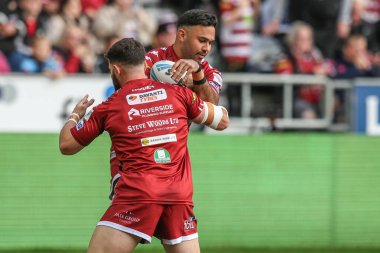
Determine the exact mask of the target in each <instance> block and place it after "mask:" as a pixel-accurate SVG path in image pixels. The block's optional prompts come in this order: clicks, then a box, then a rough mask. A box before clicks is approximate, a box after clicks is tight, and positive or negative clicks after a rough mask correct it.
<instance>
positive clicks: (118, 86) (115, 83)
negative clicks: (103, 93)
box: [111, 72, 121, 91]
mask: <svg viewBox="0 0 380 253" xmlns="http://www.w3.org/2000/svg"><path fill="white" fill-rule="evenodd" d="M111 78H112V82H113V87H114V88H115V91H117V90H118V89H120V88H121V85H120V82H119V80H118V79H117V77H116V75H115V74H114V73H113V72H112V73H111Z"/></svg>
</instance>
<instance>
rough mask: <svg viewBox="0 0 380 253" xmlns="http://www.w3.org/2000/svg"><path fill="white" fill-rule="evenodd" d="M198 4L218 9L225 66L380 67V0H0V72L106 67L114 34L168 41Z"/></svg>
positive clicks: (218, 61) (217, 60)
mask: <svg viewBox="0 0 380 253" xmlns="http://www.w3.org/2000/svg"><path fill="white" fill-rule="evenodd" d="M190 8H203V9H204V8H205V9H208V10H209V11H210V12H212V13H215V14H216V15H217V16H218V17H219V25H218V32H217V40H216V43H215V46H214V51H213V53H212V54H211V55H210V56H209V58H210V60H209V61H210V62H212V63H213V64H214V65H215V66H217V67H218V68H219V69H221V70H222V71H228V72H236V71H243V72H253V73H302V74H319V75H328V76H331V77H334V78H354V77H358V76H359V77H361V76H380V67H379V66H380V53H379V52H380V21H379V20H380V0H220V1H210V0H209V1H207V0H203V1H202V0H194V1H188V0H187V1H170V0H166V1H165V0H161V1H160V0H150V1H148V0H145V1H138V0H2V1H1V2H0V72H3V73H4V72H9V71H11V72H28V73H35V72H44V73H46V74H48V75H52V76H61V75H63V74H64V73H105V72H107V68H106V64H105V62H104V59H103V52H104V51H105V50H106V49H107V48H108V47H109V46H110V45H112V43H113V42H115V41H116V40H118V39H120V38H123V37H134V38H137V39H139V40H140V41H141V42H142V43H143V44H144V45H145V46H146V48H147V50H149V49H152V48H155V47H163V46H168V45H170V44H172V43H173V42H174V39H175V31H176V27H175V23H176V20H177V15H178V14H180V13H181V12H183V11H184V10H186V9H190Z"/></svg>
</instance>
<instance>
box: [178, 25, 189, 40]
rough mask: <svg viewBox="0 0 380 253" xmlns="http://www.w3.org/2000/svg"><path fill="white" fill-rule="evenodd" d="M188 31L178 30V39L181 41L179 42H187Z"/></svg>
mask: <svg viewBox="0 0 380 253" xmlns="http://www.w3.org/2000/svg"><path fill="white" fill-rule="evenodd" d="M186 33H187V32H186V29H184V28H178V30H177V39H178V40H179V41H184V40H185V38H186Z"/></svg>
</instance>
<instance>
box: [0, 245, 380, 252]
mask: <svg viewBox="0 0 380 253" xmlns="http://www.w3.org/2000/svg"><path fill="white" fill-rule="evenodd" d="M143 247H144V246H143ZM379 251H380V249H363V248H352V249H343V248H342V249H326V248H320V249H318V248H316V249H307V248H305V249H280V248H276V249H248V248H247V249H239V248H206V249H202V253H378V252H379ZM85 252H86V250H51V249H50V250H49V249H45V250H42V249H41V250H38V249H36V250H14V251H12V250H11V251H9V250H8V251H1V250H0V253H85ZM135 252H136V253H164V250H162V249H160V250H157V249H149V250H144V249H142V248H138V249H137V250H136V251H135Z"/></svg>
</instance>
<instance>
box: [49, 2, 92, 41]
mask: <svg viewBox="0 0 380 253" xmlns="http://www.w3.org/2000/svg"><path fill="white" fill-rule="evenodd" d="M68 26H78V27H79V28H81V29H82V30H83V31H84V32H85V33H86V36H89V35H88V34H87V32H88V31H89V29H90V22H89V20H88V18H87V17H86V16H85V15H84V14H83V13H82V5H81V1H80V0H62V1H61V5H60V11H59V14H58V15H54V16H53V17H51V20H50V22H49V25H48V37H49V40H50V41H51V42H52V43H53V45H57V44H58V43H59V41H60V39H61V38H62V35H63V32H64V30H65V28H66V27H68Z"/></svg>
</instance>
